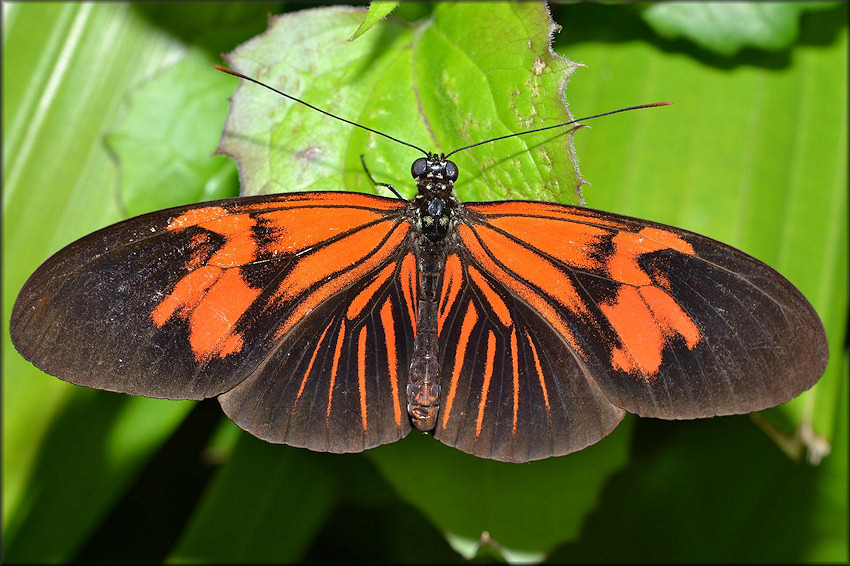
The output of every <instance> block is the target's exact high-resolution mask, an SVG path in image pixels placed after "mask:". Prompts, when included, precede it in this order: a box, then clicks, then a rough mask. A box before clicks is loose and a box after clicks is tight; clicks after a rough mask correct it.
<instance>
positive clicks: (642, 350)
mask: <svg viewBox="0 0 850 566" xmlns="http://www.w3.org/2000/svg"><path fill="white" fill-rule="evenodd" d="M599 307H600V309H601V310H602V313H603V314H604V315H605V317H606V318H607V319H608V321H609V322H610V323H611V326H613V327H614V330H615V331H616V332H617V336H618V337H619V339H620V343H621V344H622V347H619V348H614V349H613V350H612V352H611V364H612V365H613V366H614V367H615V368H616V369H619V370H622V371H625V372H627V373H630V374H633V375H635V376H638V377H641V378H643V379H646V380H647V381H651V380H653V379H654V378H655V377H657V374H658V370H659V369H660V368H661V363H662V356H663V352H664V346H665V345H666V343H667V340H668V339H672V338H675V336H676V335H680V336H682V337H683V338H684V339H685V344H686V345H687V347H688V348H689V349H693V348H694V347H695V346H696V345H697V343H699V341H700V331H699V329H698V328H697V326H696V325H695V324H694V322H693V320H691V318H690V317H689V316H688V315H687V314H686V313H685V312H684V311H683V310H682V309H681V307H680V306H679V305H678V304H677V303H676V301H675V300H674V299H673V298H672V297H670V296H669V295H668V294H667V293H666V292H665V291H664V290H662V289H659V288H657V287H642V288H640V289H637V288H635V287H631V286H628V285H624V286H622V287H620V289H619V290H618V291H617V297H616V298H615V300H614V302H613V303H612V304H608V305H606V304H602V305H599Z"/></svg>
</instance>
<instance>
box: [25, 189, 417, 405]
mask: <svg viewBox="0 0 850 566" xmlns="http://www.w3.org/2000/svg"><path fill="white" fill-rule="evenodd" d="M405 207H406V203H405V202H403V201H399V200H394V199H386V198H381V197H374V196H369V195H363V194H355V193H339V192H336V193H331V192H328V193H292V194H286V195H274V196H261V197H249V198H238V199H226V200H222V201H216V202H208V203H202V204H195V205H190V206H184V207H178V208H174V209H169V210H164V211H159V212H155V213H151V214H147V215H143V216H139V217H135V218H132V219H129V220H126V221H124V222H121V223H118V224H116V225H113V226H110V227H107V228H104V229H103V230H100V231H98V232H95V233H94V234H91V235H89V236H86V237H85V238H82V239H80V240H78V241H76V242H74V243H72V244H70V245H69V246H67V247H66V248H64V249H62V250H60V251H59V252H58V253H57V254H55V255H54V256H53V257H51V258H50V259H48V260H47V261H46V262H45V263H44V264H43V265H42V266H41V267H40V268H39V269H38V270H36V272H35V273H34V274H33V275H32V276H31V277H30V279H29V280H28V281H27V283H26V284H25V285H24V287H23V289H22V290H21V292H20V294H19V296H18V299H17V302H16V303H15V307H14V309H13V312H12V317H11V325H10V329H11V335H12V340H13V342H14V344H15V346H16V347H17V348H18V350H19V351H20V352H21V354H22V355H23V356H24V357H25V358H26V359H28V360H30V361H31V362H32V363H33V364H34V365H36V366H37V367H39V368H41V369H42V370H44V371H46V372H47V373H50V374H52V375H55V376H57V377H59V378H61V379H64V380H66V381H70V382H72V383H76V384H78V385H85V386H89V387H96V388H99V389H106V390H110V391H121V392H126V393H132V394H137V395H146V396H150V397H163V398H171V399H201V398H205V397H211V396H215V395H218V394H220V393H222V392H224V391H227V390H229V389H231V388H232V387H233V386H234V385H236V384H238V383H239V382H240V381H242V380H243V379H244V378H245V377H246V376H248V375H249V374H250V373H251V372H252V371H253V370H254V369H256V367H257V365H258V364H259V363H260V362H261V361H262V360H264V359H265V358H266V357H267V355H268V353H269V352H270V350H271V349H272V348H273V347H274V343H275V338H276V337H277V338H281V337H282V335H283V334H285V332H286V330H282V328H283V327H284V326H285V325H287V324H288V325H289V326H290V327H293V326H294V325H296V324H297V322H298V320H299V318H303V316H304V314H305V312H304V310H303V308H299V306H300V305H303V304H309V303H310V302H311V301H316V300H317V298H321V297H325V296H329V295H332V294H333V293H335V292H338V291H340V290H342V289H343V288H344V286H345V285H351V284H353V283H352V282H353V280H354V279H356V278H357V277H358V276H360V274H362V273H366V272H368V271H369V270H371V269H374V267H375V266H376V265H378V264H384V263H385V262H386V261H388V258H389V257H390V256H392V255H393V254H395V253H397V249H398V247H399V246H401V245H402V244H403V242H404V241H406V240H405V238H406V234H407V232H408V230H409V224H408V222H407V221H406V219H405ZM352 263H354V264H356V265H357V266H358V267H356V268H352ZM329 280H333V281H335V282H337V283H339V282H342V283H344V285H343V286H339V285H336V286H334V285H333V284H328V283H327V281H329Z"/></svg>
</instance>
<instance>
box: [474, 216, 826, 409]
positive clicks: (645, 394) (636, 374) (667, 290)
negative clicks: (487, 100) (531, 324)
mask: <svg viewBox="0 0 850 566" xmlns="http://www.w3.org/2000/svg"><path fill="white" fill-rule="evenodd" d="M465 214H466V220H465V224H464V226H462V227H461V228H460V229H459V235H460V237H461V240H462V242H463V243H464V245H466V246H467V247H468V248H469V249H470V251H471V252H472V254H473V256H475V259H476V260H477V261H480V262H481V265H482V267H483V268H484V269H485V270H488V274H489V275H491V276H493V277H494V278H496V279H499V280H500V281H501V282H502V283H503V284H504V285H505V286H506V287H507V288H508V289H510V291H511V292H512V293H513V294H514V295H515V296H518V297H522V298H523V299H524V301H525V302H526V303H528V304H530V305H532V306H533V307H534V310H535V311H536V312H537V313H538V314H539V316H541V317H542V318H543V319H544V320H545V321H546V326H548V327H549V328H551V329H552V330H553V331H554V332H555V333H556V334H557V335H558V336H559V337H560V340H561V342H562V344H563V346H565V347H566V348H568V349H569V350H570V351H571V352H572V353H573V354H574V355H577V358H578V359H579V360H580V363H581V365H583V366H584V367H585V369H586V371H588V372H589V373H590V374H591V375H592V377H593V379H594V380H595V381H596V383H597V384H598V385H599V387H600V388H601V390H602V391H603V392H604V393H605V396H606V397H607V398H608V399H609V400H610V401H611V402H612V403H613V404H615V405H616V406H618V407H621V408H623V409H625V410H627V411H629V412H633V413H636V414H639V415H642V416H650V417H660V418H670V419H679V418H698V417H707V416H714V415H723V414H735V413H745V412H751V411H756V410H760V409H764V408H767V407H771V406H774V405H776V404H779V403H781V402H784V401H787V400H789V399H791V398H792V397H794V396H796V395H798V394H799V393H801V392H802V391H805V390H806V389H808V388H809V387H811V386H812V385H813V384H814V383H815V382H816V381H817V379H818V378H819V377H820V376H821V375H822V373H823V370H824V368H825V365H826V360H827V357H828V350H827V344H826V338H825V335H824V332H823V327H822V325H821V322H820V319H819V318H818V316H817V314H816V313H815V311H814V309H813V308H812V307H811V305H810V304H809V303H808V302H807V301H806V300H805V298H804V297H803V296H802V294H800V292H799V291H798V290H797V289H796V288H795V287H794V286H793V285H792V284H791V283H790V282H788V281H787V280H786V279H785V278H784V277H782V276H781V275H779V274H778V273H777V272H776V271H774V270H773V269H772V268H770V267H769V266H767V265H765V264H764V263H762V262H760V261H758V260H756V259H755V258H752V257H750V256H748V255H746V254H744V253H743V252H741V251H738V250H736V249H734V248H731V247H729V246H726V245H724V244H721V243H720V242H717V241H715V240H712V239H710V238H707V237H705V236H700V235H698V234H694V233H691V232H687V231H685V230H681V229H677V228H673V227H670V226H664V225H661V224H656V223H652V222H648V221H644V220H638V219H633V218H628V217H623V216H618V215H614V214H608V213H601V212H597V211H593V210H588V209H580V208H575V207H570V206H565V205H558V204H552V203H539V202H510V203H476V204H467V205H466V209H465ZM543 327H544V325H540V328H543Z"/></svg>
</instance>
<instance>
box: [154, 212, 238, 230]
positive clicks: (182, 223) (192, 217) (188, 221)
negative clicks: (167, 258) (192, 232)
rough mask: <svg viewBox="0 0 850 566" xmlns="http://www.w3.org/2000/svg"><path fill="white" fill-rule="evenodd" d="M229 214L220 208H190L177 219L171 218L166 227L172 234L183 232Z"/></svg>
mask: <svg viewBox="0 0 850 566" xmlns="http://www.w3.org/2000/svg"><path fill="white" fill-rule="evenodd" d="M228 214H230V212H229V211H228V210H227V209H226V208H222V207H220V206H204V207H201V208H190V209H189V210H187V211H186V212H184V213H183V214H181V215H180V216H178V217H177V218H173V219H172V220H171V222H169V223H168V226H167V227H166V229H167V230H171V231H172V232H179V231H180V230H185V229H186V228H188V227H190V226H197V225H198V224H201V223H203V222H209V221H210V220H214V219H216V218H219V217H221V216H227V215H228Z"/></svg>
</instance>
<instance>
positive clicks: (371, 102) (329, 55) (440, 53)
mask: <svg viewBox="0 0 850 566" xmlns="http://www.w3.org/2000/svg"><path fill="white" fill-rule="evenodd" d="M361 18H362V11H361V10H359V9H351V8H328V9H325V10H317V11H307V12H301V13H299V14H297V15H293V14H288V15H285V16H282V17H280V18H278V19H276V20H275V21H274V24H273V25H272V26H271V27H270V28H269V30H268V32H266V33H265V34H263V35H261V36H259V37H257V38H255V39H254V40H252V41H250V42H248V43H246V44H244V45H242V46H240V47H239V49H237V50H236V51H235V52H233V53H231V54H230V55H228V57H227V60H228V62H229V63H230V64H231V66H232V67H233V68H234V69H236V70H238V71H240V72H242V73H245V74H247V75H249V76H252V77H254V78H257V79H259V80H261V81H264V82H266V83H268V84H270V85H271V86H273V87H275V88H279V89H281V90H283V91H285V92H287V93H288V94H290V95H292V96H296V97H299V98H301V99H303V100H304V101H306V102H309V103H311V104H314V105H318V106H320V107H321V108H322V109H324V110H327V111H328V112H331V113H333V114H336V115H337V116H341V117H344V118H346V119H348V120H352V121H355V122H357V123H359V124H363V125H364V126H368V127H370V128H373V129H376V130H379V131H381V132H384V133H386V134H388V135H392V136H395V137H399V138H403V139H404V140H405V141H407V142H409V143H413V144H416V145H419V146H420V147H422V148H423V149H424V150H426V151H435V152H448V151H451V150H453V149H456V148H459V147H461V146H464V145H466V144H469V143H474V142H477V141H482V140H485V139H488V138H490V137H495V136H498V135H505V134H509V133H514V132H520V131H523V130H528V129H531V128H534V127H535V126H540V125H542V124H544V123H546V124H557V123H560V122H566V121H568V120H570V119H571V118H570V116H569V114H568V113H567V111H566V109H565V108H564V105H563V100H562V99H561V89H562V86H563V84H564V81H565V80H566V79H567V78H568V77H569V75H570V73H571V72H572V71H573V69H574V68H575V66H574V65H573V64H572V63H570V62H569V61H567V60H565V59H563V58H561V57H558V56H555V55H553V54H552V53H551V52H550V50H549V40H550V39H549V36H550V34H551V33H552V31H553V29H554V28H553V24H552V22H551V20H550V19H549V16H548V13H547V12H546V11H545V9H544V7H543V5H542V4H531V3H528V4H525V3H519V4H512V5H510V4H502V3H496V4H491V5H488V4H484V3H470V4H460V5H454V4H439V5H437V7H436V9H435V11H434V15H433V18H432V19H429V20H427V21H424V22H421V23H419V24H417V25H415V26H413V27H410V26H402V25H401V24H399V23H397V22H384V23H382V24H380V26H379V28H377V27H376V30H375V31H376V33H372V34H369V35H367V36H364V37H363V38H361V39H360V40H359V41H357V42H354V43H340V42H339V41H338V38H339V36H340V35H341V34H345V30H347V29H350V28H351V27H353V26H354V25H356V22H357V21H359V20H360V19H361ZM506 43H507V44H509V45H516V46H521V47H517V48H516V49H505V44H506ZM570 143H571V136H570V135H569V133H568V132H567V129H566V128H564V129H563V130H560V131H555V132H554V133H553V132H543V133H540V134H534V135H528V136H522V137H515V138H511V139H508V140H504V141H500V142H497V143H494V144H488V145H486V146H484V147H478V148H474V149H470V150H468V151H464V152H462V153H459V154H457V156H456V158H455V157H453V159H455V161H456V163H457V164H458V166H459V167H460V169H461V171H462V172H463V173H462V176H461V178H460V179H459V181H458V182H457V184H456V188H457V192H458V195H459V196H461V198H462V199H465V200H475V199H488V198H492V197H494V196H498V197H505V196H509V197H514V198H541V197H545V198H548V199H550V200H552V199H559V200H563V201H568V202H577V201H578V195H577V189H578V187H579V185H580V181H579V176H578V174H577V171H576V168H575V165H574V162H573V160H572V149H571V145H570ZM220 150H221V151H222V152H224V153H226V154H228V155H231V156H233V157H234V159H236V161H237V162H238V163H239V166H240V175H241V179H242V194H245V195H251V194H265V193H271V192H289V191H301V190H331V189H335V190H358V191H372V190H374V189H373V187H371V185H370V183H369V181H368V177H367V176H366V174H365V172H364V171H363V166H362V164H361V162H360V155H361V154H363V153H365V157H366V163H367V165H368V167H369V168H370V170H371V171H372V173H373V175H374V176H375V178H376V179H377V180H379V181H382V182H390V183H392V184H394V185H395V186H396V187H397V188H398V189H399V190H400V191H401V192H402V193H403V194H406V195H409V196H412V194H413V190H414V185H413V183H412V181H411V180H410V173H409V167H410V163H412V162H413V160H414V159H415V158H416V157H417V156H418V154H417V153H416V151H415V150H412V149H410V148H408V147H405V146H402V145H400V144H397V143H394V142H392V141H390V140H387V139H386V138H383V137H380V136H377V135H375V134H372V133H368V132H365V131H363V130H361V129H358V128H354V127H352V126H350V125H348V124H344V123H342V122H340V121H337V120H333V119H330V118H328V117H327V116H325V115H323V114H320V113H318V112H316V111H314V110H312V109H309V108H306V107H304V106H302V105H298V104H295V103H292V102H289V101H283V100H281V97H280V96H279V95H277V94H275V93H272V92H269V91H264V90H263V89H262V88H261V87H259V86H257V85H255V84H245V85H242V86H241V87H240V88H239V90H238V91H237V93H236V95H235V96H234V98H233V110H232V112H231V114H230V117H229V118H228V122H227V126H226V129H225V135H224V137H223V139H222V143H221V146H220Z"/></svg>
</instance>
